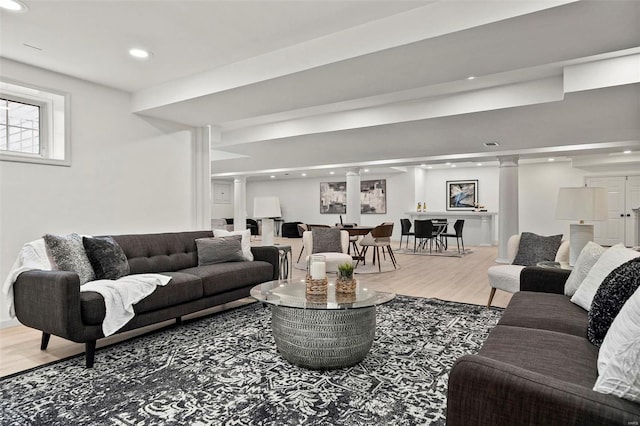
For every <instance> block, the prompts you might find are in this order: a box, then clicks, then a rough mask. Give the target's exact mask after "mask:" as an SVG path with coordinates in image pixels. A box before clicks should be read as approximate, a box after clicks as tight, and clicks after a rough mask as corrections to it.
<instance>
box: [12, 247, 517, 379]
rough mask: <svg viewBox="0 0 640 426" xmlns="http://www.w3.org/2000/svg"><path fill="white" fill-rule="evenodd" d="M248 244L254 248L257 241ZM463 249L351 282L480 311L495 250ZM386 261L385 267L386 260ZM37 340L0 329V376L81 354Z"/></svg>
mask: <svg viewBox="0 0 640 426" xmlns="http://www.w3.org/2000/svg"><path fill="white" fill-rule="evenodd" d="M276 242H277V243H278V242H279V243H281V244H290V245H291V246H292V255H293V260H294V262H295V261H296V259H297V257H298V253H299V252H300V248H301V245H302V240H301V239H288V238H276ZM254 243H256V244H260V243H259V241H255V242H254ZM392 248H393V249H394V250H397V248H398V242H394V243H393V246H392ZM467 248H468V249H471V250H472V253H470V254H467V255H466V256H464V257H462V258H457V257H437V256H425V255H413V254H403V253H401V252H396V260H397V261H398V264H399V269H397V270H395V271H391V272H383V273H378V274H360V275H358V276H357V278H358V279H360V280H364V281H366V283H367V285H369V286H371V287H373V288H375V287H377V286H384V287H387V288H389V289H392V290H393V291H394V292H396V293H397V294H403V295H408V296H418V297H430V298H438V299H443V300H451V301H455V302H463V303H472V304H477V305H485V304H486V303H487V300H488V298H489V290H490V289H489V284H488V282H487V268H489V267H490V266H493V265H495V259H496V257H497V247H467ZM387 261H389V258H388V256H387ZM370 262H371V254H368V255H367V263H368V264H369V263H370ZM292 275H293V278H294V279H302V278H304V276H303V275H304V271H302V270H298V269H295V268H294V269H293V271H292ZM510 299H511V294H510V293H505V292H502V291H498V292H497V293H496V295H495V297H494V300H493V306H499V307H505V306H506V305H507V303H508V302H509V300H510ZM244 303H250V301H249V300H248V299H244V300H242V301H238V302H234V303H229V304H227V305H223V306H221V307H216V308H212V309H209V310H207V311H203V312H202V313H198V314H197V315H191V316H189V317H195V316H200V315H203V314H210V313H212V312H217V311H220V310H223V309H228V308H231V307H235V306H238V305H241V304H244ZM189 317H186V318H189ZM172 323H173V322H172V321H167V322H164V323H160V324H157V325H154V326H149V327H145V328H143V329H140V330H135V331H130V332H126V333H122V334H118V335H115V336H111V337H108V338H105V339H101V340H99V341H98V345H97V347H98V348H100V347H104V346H107V345H109V344H112V343H115V342H119V341H122V340H125V339H128V338H131V337H133V336H137V335H140V334H143V333H146V332H148V331H151V330H154V329H158V328H162V327H166V326H170V325H171V324H172ZM40 337H41V332H39V331H37V330H33V329H31V328H28V327H24V326H21V325H19V326H15V327H8V328H4V329H1V330H0V376H5V375H8V374H12V373H15V372H18V371H23V370H26V369H29V368H32V367H36V366H39V365H43V364H47V363H49V362H53V361H56V360H59V359H62V358H66V357H69V356H71V355H76V354H79V353H83V352H84V345H83V344H78V343H73V342H70V341H67V340H65V339H61V338H59V337H56V336H51V341H50V342H49V347H48V349H47V350H46V351H41V350H40ZM95 368H99V364H96V367H95Z"/></svg>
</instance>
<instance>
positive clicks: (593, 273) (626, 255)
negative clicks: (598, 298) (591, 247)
mask: <svg viewBox="0 0 640 426" xmlns="http://www.w3.org/2000/svg"><path fill="white" fill-rule="evenodd" d="M638 256H640V253H639V252H637V251H634V250H631V249H628V248H626V247H625V246H624V245H622V244H616V245H615V246H613V247H611V248H609V249H608V250H606V251H605V252H604V253H602V256H600V259H598V261H597V262H596V263H595V264H594V265H593V267H592V268H591V270H590V271H589V273H588V274H587V276H586V277H585V279H584V280H583V281H582V284H580V287H578V290H576V293H575V294H574V295H573V297H572V298H571V301H572V302H573V303H575V304H576V305H578V306H580V307H581V308H582V309H585V310H587V311H588V310H589V309H590V308H591V302H592V301H593V296H595V294H596V291H598V287H600V284H602V281H603V280H604V279H605V278H606V277H607V275H609V274H610V273H611V271H613V270H614V269H616V268H617V267H618V266H620V265H622V264H623V263H625V262H628V261H630V260H631V259H634V258H636V257H638Z"/></svg>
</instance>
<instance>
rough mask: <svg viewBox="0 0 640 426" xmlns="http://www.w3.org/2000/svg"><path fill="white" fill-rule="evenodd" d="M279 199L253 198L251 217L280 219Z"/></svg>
mask: <svg viewBox="0 0 640 426" xmlns="http://www.w3.org/2000/svg"><path fill="white" fill-rule="evenodd" d="M280 216H282V212H281V211H280V199H279V198H278V197H255V198H254V199H253V217H255V218H268V217H280Z"/></svg>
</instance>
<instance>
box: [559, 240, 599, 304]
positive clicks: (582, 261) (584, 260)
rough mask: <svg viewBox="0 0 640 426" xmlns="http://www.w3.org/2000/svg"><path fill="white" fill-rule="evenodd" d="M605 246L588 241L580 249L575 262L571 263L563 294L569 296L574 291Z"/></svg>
mask: <svg viewBox="0 0 640 426" xmlns="http://www.w3.org/2000/svg"><path fill="white" fill-rule="evenodd" d="M605 250H606V248H604V247H602V246H601V245H600V244H596V243H594V242H593V241H589V242H588V243H587V245H586V246H584V248H583V249H582V251H580V254H579V255H578V259H576V264H575V265H573V269H572V270H571V274H570V275H569V278H567V281H566V282H565V284H564V295H565V296H567V297H571V296H573V295H574V294H575V293H576V290H578V287H580V284H582V281H584V279H585V277H586V276H587V275H589V271H590V270H591V268H592V267H593V265H595V263H596V262H597V261H598V259H600V256H602V253H604V252H605Z"/></svg>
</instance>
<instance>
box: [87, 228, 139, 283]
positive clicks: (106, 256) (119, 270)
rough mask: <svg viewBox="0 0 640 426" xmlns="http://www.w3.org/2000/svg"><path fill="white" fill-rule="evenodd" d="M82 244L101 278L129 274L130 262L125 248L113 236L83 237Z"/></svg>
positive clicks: (94, 269) (97, 275)
mask: <svg viewBox="0 0 640 426" xmlns="http://www.w3.org/2000/svg"><path fill="white" fill-rule="evenodd" d="M82 245H84V250H85V251H86V253H87V257H88V258H89V262H91V266H92V267H93V271H94V272H95V274H96V279H99V280H117V279H118V278H120V277H124V276H125V275H129V262H128V261H127V256H126V255H125V254H124V250H122V247H120V245H119V244H118V243H116V241H115V240H114V239H113V238H111V237H97V238H89V237H83V238H82Z"/></svg>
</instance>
